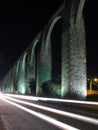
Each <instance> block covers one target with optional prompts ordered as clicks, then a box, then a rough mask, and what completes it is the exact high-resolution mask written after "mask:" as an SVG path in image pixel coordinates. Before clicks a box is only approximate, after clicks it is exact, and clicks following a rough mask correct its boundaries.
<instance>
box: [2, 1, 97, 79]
mask: <svg viewBox="0 0 98 130" xmlns="http://www.w3.org/2000/svg"><path fill="white" fill-rule="evenodd" d="M20 1H21V0H20ZM20 1H19V2H18V1H13V2H12V1H8V2H5V1H4V2H2V3H0V6H1V10H0V78H2V77H3V76H4V75H5V74H6V73H7V71H8V70H9V68H10V67H11V66H12V65H13V64H14V62H15V61H16V60H17V59H18V57H19V56H20V55H21V53H22V52H23V50H25V48H26V47H27V46H29V44H30V42H31V41H32V40H33V39H34V38H35V36H36V35H37V34H38V33H39V32H40V30H41V29H42V28H43V26H44V25H46V24H47V22H48V21H49V19H50V18H51V17H52V15H53V14H54V13H55V11H56V10H57V8H58V7H59V6H60V4H61V3H62V2H63V0H52V1H51V0H34V1H32V2H29V0H28V1H26V2H24V1H21V2H20ZM97 8H98V7H97V0H94V1H93V0H86V3H85V7H84V17H85V26H86V39H87V40H86V45H87V70H88V73H95V74H96V73H98V61H97V53H98V51H97V48H98V45H97V44H98V39H97V34H98V33H97V31H98V25H97V23H98V20H97V19H98V15H97V12H98V11H97Z"/></svg>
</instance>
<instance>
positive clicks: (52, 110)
mask: <svg viewBox="0 0 98 130" xmlns="http://www.w3.org/2000/svg"><path fill="white" fill-rule="evenodd" d="M5 98H7V99H9V100H12V101H15V102H18V103H22V104H26V105H29V106H32V107H35V108H38V109H42V110H45V111H49V112H53V113H56V114H59V115H62V116H67V117H71V118H74V119H78V120H81V121H84V122H88V123H91V124H94V125H98V120H97V119H94V118H90V117H86V116H82V115H78V114H74V113H70V112H66V111H62V110H58V109H54V108H50V107H45V106H41V105H37V104H34V103H29V102H25V101H20V100H17V99H13V98H10V97H7V96H5Z"/></svg>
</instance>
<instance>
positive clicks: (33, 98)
mask: <svg viewBox="0 0 98 130" xmlns="http://www.w3.org/2000/svg"><path fill="white" fill-rule="evenodd" d="M5 95H7V96H10V97H17V98H23V99H27V100H34V101H54V102H65V103H66V102H68V103H77V104H86V105H87V104H88V105H98V102H91V101H79V100H68V99H57V98H44V97H34V96H24V95H14V94H5Z"/></svg>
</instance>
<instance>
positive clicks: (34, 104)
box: [1, 95, 98, 130]
mask: <svg viewBox="0 0 98 130" xmlns="http://www.w3.org/2000/svg"><path fill="white" fill-rule="evenodd" d="M1 100H2V101H3V102H7V103H6V104H11V105H10V107H11V106H13V107H12V108H11V109H12V110H13V109H14V108H15V109H16V108H17V107H18V108H17V111H20V109H21V111H25V113H29V114H26V116H30V119H31V120H32V117H33V116H34V117H36V118H37V119H38V120H41V121H42V122H43V124H45V130H46V129H47V130H48V129H50V130H51V129H53V130H58V129H63V130H64V129H70V130H72V129H81V130H87V129H89V130H98V103H95V104H93V103H91V102H89V103H88V102H84V103H83V102H82V103H81V102H75V103H73V102H70V101H69V102H68V100H67V101H66V100H65V101H56V100H44V98H43V99H40V98H39V99H36V98H35V99H34V100H32V99H24V98H17V97H10V96H8V95H6V96H4V97H2V98H1ZM13 103H16V105H17V104H18V106H16V105H15V104H13ZM8 106H9V105H8ZM20 106H22V107H23V108H21V107H20ZM6 108H7V105H6ZM25 108H26V109H25ZM27 110H30V111H29V112H28V111H27ZM32 111H33V112H35V113H32ZM15 112H16V111H15ZM36 114H37V115H36ZM38 114H39V115H38ZM46 117H48V118H49V119H46ZM17 118H21V117H20V115H18V117H17ZM24 118H25V114H24ZM30 122H32V123H33V122H34V120H32V121H30ZM54 122H55V123H54ZM39 123H40V122H39ZM36 124H37V122H36ZM25 125H26V124H25ZM50 126H51V127H50ZM36 129H38V130H40V129H41V128H36ZM13 130H14V129H13ZM15 130H16V129H15ZM17 130H19V128H18V129H17ZM21 130H22V129H21ZM27 130H29V129H27ZM32 130H33V129H32Z"/></svg>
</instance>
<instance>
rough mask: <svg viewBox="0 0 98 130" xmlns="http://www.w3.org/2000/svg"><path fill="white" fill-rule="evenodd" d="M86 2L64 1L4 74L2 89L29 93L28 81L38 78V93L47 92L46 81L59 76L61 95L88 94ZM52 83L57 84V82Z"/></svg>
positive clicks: (9, 91) (78, 0) (82, 0)
mask: <svg viewBox="0 0 98 130" xmlns="http://www.w3.org/2000/svg"><path fill="white" fill-rule="evenodd" d="M84 3H85V0H76V1H74V0H65V1H64V3H63V4H62V5H61V7H60V8H59V9H58V11H57V12H56V13H55V14H54V15H53V17H52V18H51V20H50V21H49V22H48V24H47V25H46V26H44V28H43V29H42V30H41V32H40V33H39V34H38V35H37V36H36V37H35V39H34V40H33V41H32V43H31V44H30V46H29V47H28V48H27V49H26V50H25V51H24V52H23V53H22V55H21V56H20V57H19V59H18V60H17V61H16V63H15V64H14V65H13V67H12V68H11V69H10V70H9V72H8V73H7V75H6V76H5V77H4V79H3V81H2V83H1V86H2V91H4V92H7V93H21V94H25V93H26V92H27V90H28V85H27V83H28V82H29V80H30V79H34V81H35V83H36V92H35V94H36V96H40V95H42V96H44V94H43V88H42V86H43V83H45V82H47V81H53V82H55V81H54V79H56V78H58V77H59V85H57V86H59V91H60V97H62V98H66V97H76V98H80V99H84V98H85V96H86V89H87V88H86V47H85V43H86V42H85V27H84V20H83V14H82V11H83V6H84ZM54 77H55V78H54ZM54 84H55V83H54ZM32 87H33V86H32ZM48 87H49V86H48ZM52 87H55V86H54V85H53V83H52ZM57 89H58V88H56V90H57ZM56 90H53V92H54V93H55V91H56Z"/></svg>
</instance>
